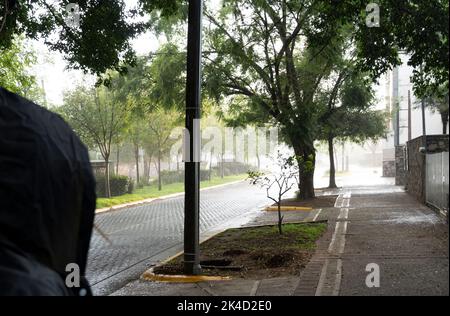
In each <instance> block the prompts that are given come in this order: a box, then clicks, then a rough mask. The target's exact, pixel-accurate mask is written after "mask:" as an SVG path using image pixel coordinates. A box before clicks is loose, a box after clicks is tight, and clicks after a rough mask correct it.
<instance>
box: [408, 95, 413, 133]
mask: <svg viewBox="0 0 450 316" xmlns="http://www.w3.org/2000/svg"><path fill="white" fill-rule="evenodd" d="M411 138H412V127H411V90H408V141H410V140H411Z"/></svg>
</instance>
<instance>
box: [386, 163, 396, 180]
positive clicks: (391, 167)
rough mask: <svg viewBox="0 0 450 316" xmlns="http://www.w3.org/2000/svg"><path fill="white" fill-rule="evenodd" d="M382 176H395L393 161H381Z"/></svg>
mask: <svg viewBox="0 0 450 316" xmlns="http://www.w3.org/2000/svg"><path fill="white" fill-rule="evenodd" d="M383 177H395V161H394V160H391V161H383Z"/></svg>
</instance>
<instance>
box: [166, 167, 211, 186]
mask: <svg viewBox="0 0 450 316" xmlns="http://www.w3.org/2000/svg"><path fill="white" fill-rule="evenodd" d="M209 179H210V171H209V169H208V170H206V169H201V170H200V181H207V180H209ZM161 182H162V184H165V185H167V184H172V183H183V182H184V170H180V171H176V170H161Z"/></svg>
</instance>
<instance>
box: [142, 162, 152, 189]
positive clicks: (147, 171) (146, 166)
mask: <svg viewBox="0 0 450 316" xmlns="http://www.w3.org/2000/svg"><path fill="white" fill-rule="evenodd" d="M149 175H150V161H149V159H145V157H144V175H143V179H142V180H143V182H144V184H145V185H148V184H149V182H150V176H149Z"/></svg>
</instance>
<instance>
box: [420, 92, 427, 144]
mask: <svg viewBox="0 0 450 316" xmlns="http://www.w3.org/2000/svg"><path fill="white" fill-rule="evenodd" d="M421 103H422V135H423V136H426V135H427V132H426V131H427V130H426V126H425V100H424V99H422V102H421Z"/></svg>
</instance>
